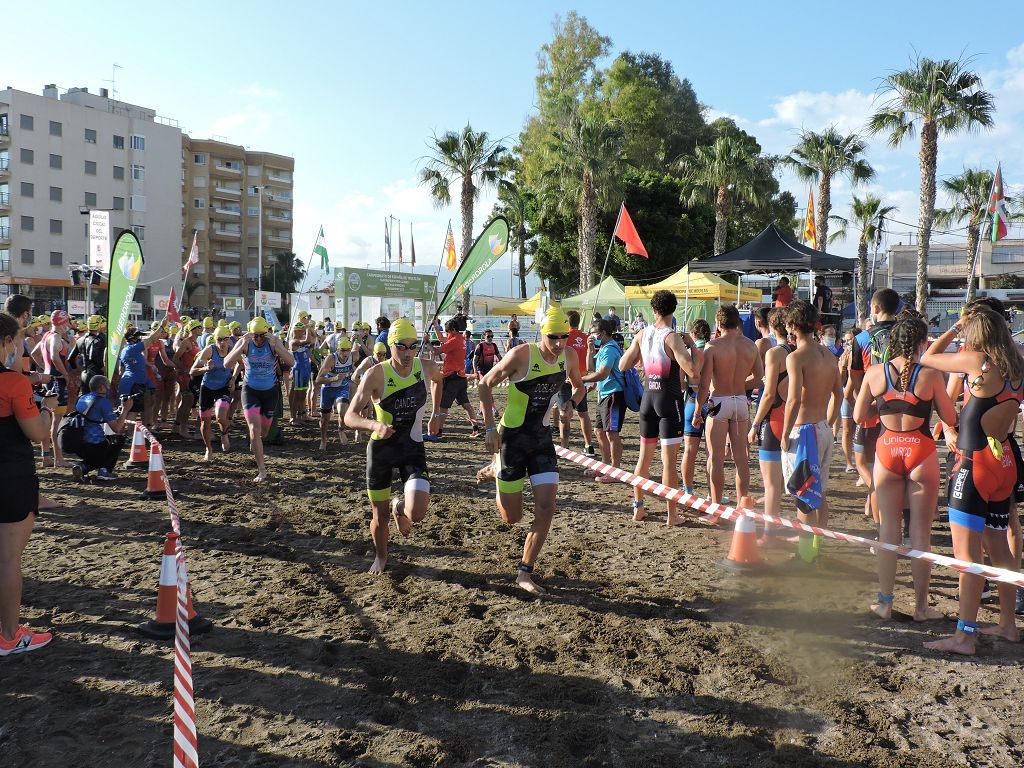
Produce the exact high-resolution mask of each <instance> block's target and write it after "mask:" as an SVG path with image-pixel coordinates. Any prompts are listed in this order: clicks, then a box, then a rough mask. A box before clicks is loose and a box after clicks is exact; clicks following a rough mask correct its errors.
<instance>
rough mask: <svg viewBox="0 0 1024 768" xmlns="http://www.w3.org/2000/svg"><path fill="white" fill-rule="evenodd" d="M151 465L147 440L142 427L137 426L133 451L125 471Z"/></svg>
mask: <svg viewBox="0 0 1024 768" xmlns="http://www.w3.org/2000/svg"><path fill="white" fill-rule="evenodd" d="M148 463H149V450H148V449H147V447H146V438H145V437H144V436H143V434H142V425H141V424H138V423H137V424H136V425H135V431H134V432H133V433H132V450H131V453H130V454H128V461H126V462H125V463H124V467H125V469H130V468H131V467H141V466H142V465H144V464H148Z"/></svg>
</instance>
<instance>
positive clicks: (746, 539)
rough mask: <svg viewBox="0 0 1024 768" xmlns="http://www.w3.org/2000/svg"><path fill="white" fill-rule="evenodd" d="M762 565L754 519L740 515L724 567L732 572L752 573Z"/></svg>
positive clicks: (737, 518) (723, 563)
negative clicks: (751, 571)
mask: <svg viewBox="0 0 1024 768" xmlns="http://www.w3.org/2000/svg"><path fill="white" fill-rule="evenodd" d="M762 565H763V563H762V562H761V553H760V552H758V550H757V526H756V525H754V520H753V518H751V517H747V516H746V515H743V514H741V515H738V516H737V517H736V528H735V531H734V533H733V535H732V544H731V545H730V547H729V556H728V557H727V558H726V559H725V560H724V561H723V562H722V566H723V567H724V568H726V569H727V570H730V571H750V570H754V569H757V568H760V567H761V566H762Z"/></svg>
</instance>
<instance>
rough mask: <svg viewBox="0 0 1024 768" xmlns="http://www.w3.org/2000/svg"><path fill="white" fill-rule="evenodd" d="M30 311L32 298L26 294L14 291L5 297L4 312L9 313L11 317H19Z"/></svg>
mask: <svg viewBox="0 0 1024 768" xmlns="http://www.w3.org/2000/svg"><path fill="white" fill-rule="evenodd" d="M31 311H32V299H30V298H29V297H28V296H24V295H22V294H20V293H15V294H13V295H11V296H8V297H7V300H6V301H4V312H6V313H7V314H9V315H10V316H11V317H20V316H21V315H24V314H25V313H26V312H31Z"/></svg>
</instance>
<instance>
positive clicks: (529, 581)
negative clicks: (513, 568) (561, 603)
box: [516, 571, 548, 595]
mask: <svg viewBox="0 0 1024 768" xmlns="http://www.w3.org/2000/svg"><path fill="white" fill-rule="evenodd" d="M516 586H517V587H519V588H520V589H522V590H525V591H527V592H529V593H530V594H531V595H546V594H547V593H548V591H547V590H546V589H544V588H543V587H542V586H540V585H539V584H537V583H536V582H534V580H533V577H532V576H530V574H528V573H526V572H525V571H520V572H519V575H517V576H516Z"/></svg>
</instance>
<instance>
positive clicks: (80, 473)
mask: <svg viewBox="0 0 1024 768" xmlns="http://www.w3.org/2000/svg"><path fill="white" fill-rule="evenodd" d="M71 474H72V475H73V476H74V478H75V482H76V483H84V482H85V467H83V466H82V465H81V464H72V465H71Z"/></svg>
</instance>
